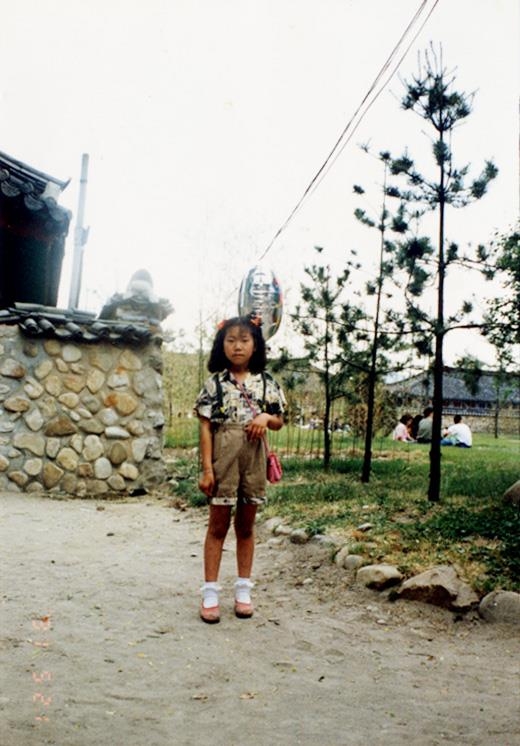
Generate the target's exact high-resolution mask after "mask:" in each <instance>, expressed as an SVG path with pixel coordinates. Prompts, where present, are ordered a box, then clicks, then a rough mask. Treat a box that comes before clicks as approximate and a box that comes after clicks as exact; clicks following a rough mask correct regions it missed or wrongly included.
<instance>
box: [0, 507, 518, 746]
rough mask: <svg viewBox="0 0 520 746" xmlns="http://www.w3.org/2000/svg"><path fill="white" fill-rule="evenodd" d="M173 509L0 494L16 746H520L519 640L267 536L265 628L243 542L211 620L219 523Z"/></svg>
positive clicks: (3, 641) (5, 687) (7, 662)
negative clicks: (239, 591)
mask: <svg viewBox="0 0 520 746" xmlns="http://www.w3.org/2000/svg"><path fill="white" fill-rule="evenodd" d="M167 505H168V502H167V501H166V500H155V499H148V500H145V501H134V502H123V503H113V502H107V503H102V504H101V503H97V502H96V501H84V500H75V501H56V500H51V499H49V498H41V497H34V496H28V495H23V496H22V495H12V494H2V495H0V512H1V524H0V525H1V528H0V544H1V547H2V585H1V594H0V595H1V606H0V609H1V612H0V657H1V672H0V683H1V690H0V744H1V745H2V746H36V745H37V746H40V745H43V744H55V745H56V746H105V744H106V745H107V746H108V745H109V744H110V745H113V746H192V745H193V746H199V745H200V746H206V745H208V746H209V745H210V744H211V746H215V745H216V746H220V745H221V744H226V746H235V745H238V744H247V745H248V746H260V745H261V746H264V745H265V746H270V745H271V744H277V743H284V744H290V745H292V744H305V745H311V744H312V746H315V745H317V744H320V745H323V746H336V745H340V744H341V745H343V744H344V745H350V744H355V745H356V746H358V745H359V746H379V744H385V746H394V745H395V746H401V745H402V744H410V745H415V744H421V746H430V745H432V746H433V744H445V743H449V744H456V745H457V746H460V745H461V744H479V745H480V744H486V745H489V746H494V745H495V744H496V745H497V746H514V745H515V744H520V678H519V660H520V636H519V635H518V631H516V632H515V631H514V630H511V629H509V630H508V629H507V628H502V629H500V628H498V627H492V626H487V625H485V624H483V623H481V622H479V621H478V620H476V619H475V618H472V619H465V620H462V621H459V622H455V621H454V618H453V616H452V615H451V614H450V613H448V612H444V611H442V610H439V609H434V608H430V607H426V606H423V605H420V604H410V603H406V602H398V603H396V604H390V603H389V602H388V601H386V600H385V599H384V598H382V597H381V595H379V594H377V593H372V592H370V591H367V590H363V589H359V588H357V587H352V588H350V587H349V584H351V582H352V579H351V578H349V577H348V576H347V575H346V574H345V573H344V571H341V572H340V571H338V570H337V569H336V568H335V567H333V566H331V565H330V564H329V563H328V562H327V561H325V560H324V561H320V559H319V558H317V557H316V555H315V554H313V555H312V556H309V555H308V550H306V549H305V548H300V547H295V546H293V545H290V544H284V545H282V546H279V547H270V546H269V545H268V544H267V541H266V540H265V537H262V534H261V531H260V532H259V541H258V549H257V557H256V573H255V580H256V588H255V600H256V607H257V612H256V614H255V616H254V618H253V619H252V620H237V619H235V617H234V616H233V614H232V583H233V580H234V551H233V542H232V541H228V544H227V546H228V550H227V551H226V552H225V555H224V564H223V574H222V584H223V586H224V588H225V589H226V590H227V596H226V595H225V594H223V618H222V621H221V623H220V624H218V625H214V626H207V625H204V624H203V623H202V622H200V621H199V620H198V617H197V607H198V598H199V594H198V588H199V585H200V569H201V544H202V539H203V535H204V519H205V516H204V513H203V512H201V513H199V512H191V511H187V512H181V511H178V510H176V509H174V508H172V507H168V506H167ZM98 508H99V509H98ZM38 718H42V719H41V720H38Z"/></svg>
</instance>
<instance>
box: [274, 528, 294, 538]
mask: <svg viewBox="0 0 520 746" xmlns="http://www.w3.org/2000/svg"><path fill="white" fill-rule="evenodd" d="M292 532H293V529H292V528H291V527H290V526H284V525H280V526H277V527H276V528H275V530H274V531H273V533H274V535H275V536H290V535H291V534H292Z"/></svg>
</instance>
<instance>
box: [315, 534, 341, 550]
mask: <svg viewBox="0 0 520 746" xmlns="http://www.w3.org/2000/svg"><path fill="white" fill-rule="evenodd" d="M311 541H312V542H314V543H315V544H321V545H322V546H326V547H335V546H337V542H336V539H334V538H333V537H332V536H327V535H326V534H315V535H314V536H313V537H312V539H311Z"/></svg>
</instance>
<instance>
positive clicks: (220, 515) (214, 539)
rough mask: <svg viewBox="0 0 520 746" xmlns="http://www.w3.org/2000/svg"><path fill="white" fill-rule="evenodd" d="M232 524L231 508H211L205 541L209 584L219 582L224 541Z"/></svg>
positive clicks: (205, 559)
mask: <svg viewBox="0 0 520 746" xmlns="http://www.w3.org/2000/svg"><path fill="white" fill-rule="evenodd" d="M230 522H231V506H229V505H210V506H209V523H208V530H207V532H206V539H205V541H204V579H205V581H206V582H207V583H211V582H216V581H217V580H218V573H219V570H220V560H221V559H222V550H223V548H224V540H225V538H226V535H227V532H228V529H229V524H230Z"/></svg>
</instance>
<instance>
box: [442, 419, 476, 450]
mask: <svg viewBox="0 0 520 746" xmlns="http://www.w3.org/2000/svg"><path fill="white" fill-rule="evenodd" d="M441 445H442V446H458V447H459V448H471V446H472V445H473V437H472V435H471V430H470V429H469V427H468V425H466V423H465V422H462V417H461V415H460V414H456V415H455V417H454V418H453V425H450V426H449V427H448V428H446V430H445V431H444V437H443V439H442V440H441Z"/></svg>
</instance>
